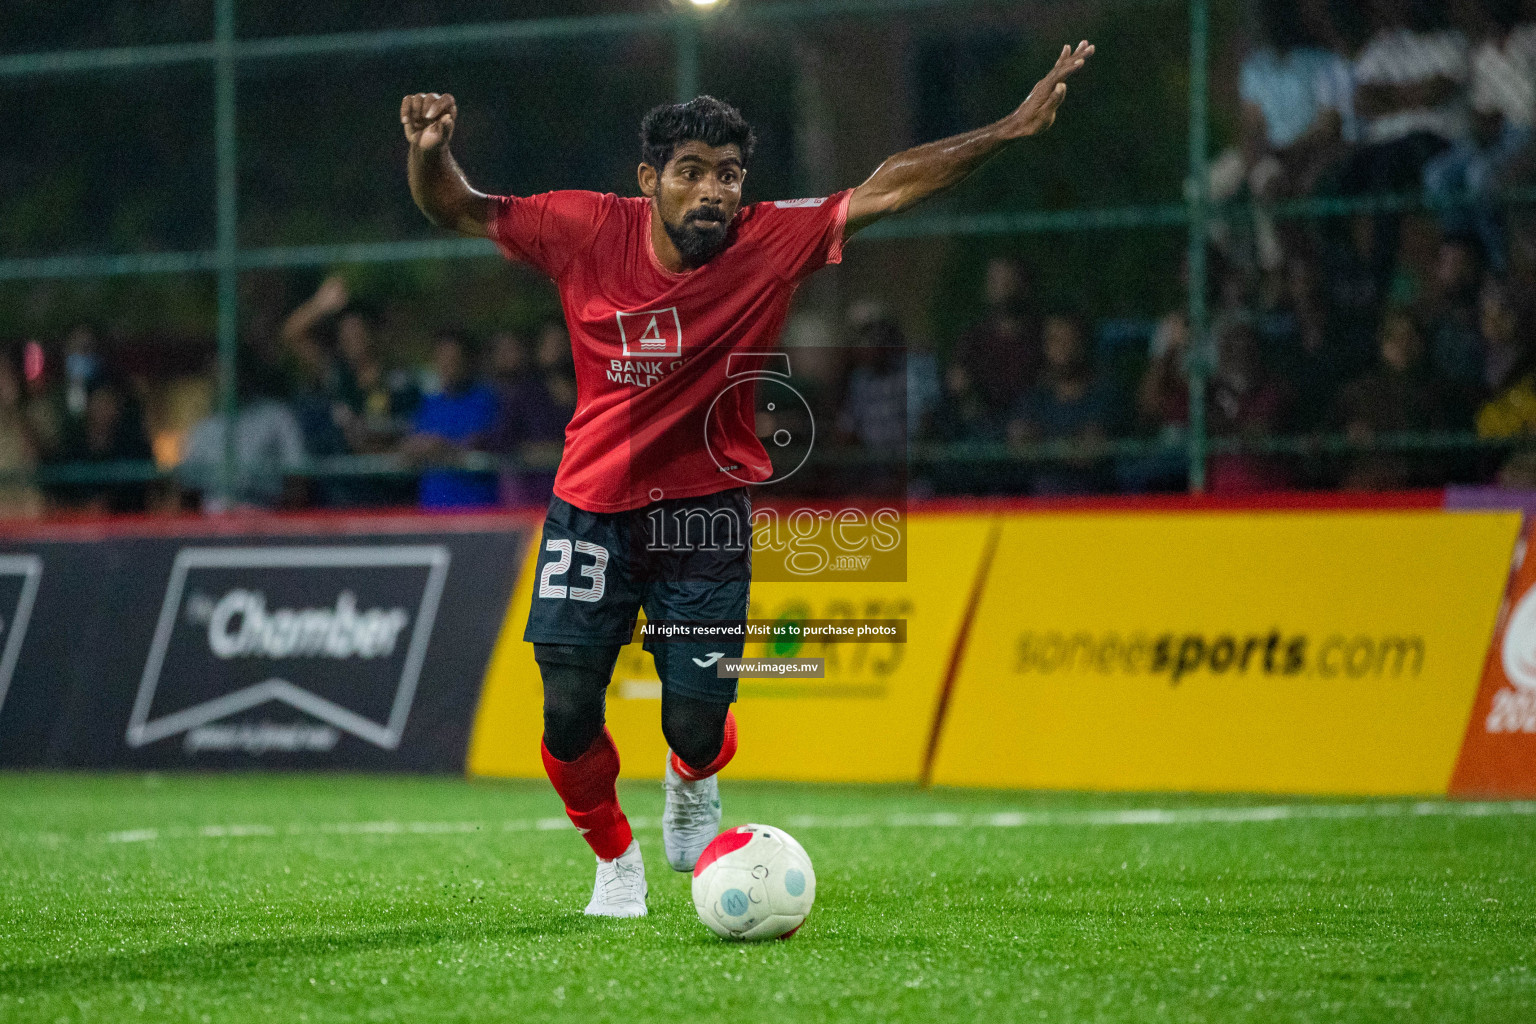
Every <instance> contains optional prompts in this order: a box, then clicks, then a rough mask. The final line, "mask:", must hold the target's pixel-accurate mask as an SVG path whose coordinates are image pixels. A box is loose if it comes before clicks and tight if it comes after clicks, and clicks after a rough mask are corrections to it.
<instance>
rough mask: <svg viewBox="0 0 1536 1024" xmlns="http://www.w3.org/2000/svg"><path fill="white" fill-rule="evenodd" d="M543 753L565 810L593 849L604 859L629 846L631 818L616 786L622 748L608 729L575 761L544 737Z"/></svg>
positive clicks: (545, 770) (545, 765)
mask: <svg viewBox="0 0 1536 1024" xmlns="http://www.w3.org/2000/svg"><path fill="white" fill-rule="evenodd" d="M539 752H540V753H541V754H543V755H544V773H545V774H546V775H548V776H549V781H550V782H552V783H554V786H555V792H556V793H559V794H560V799H561V800H564V801H565V813H566V814H567V815H569V816H570V819H571V824H573V825H575V826H576V831H578V832H580V833H581V835H582V838H584V839H585V840H586V841H587V845H588V846H590V847H592V852H593V853H595V854H597V855H598V856H599V857H601V858H602V859H603V860H613V859H614V858H615V857H617V856H619V855H620V854H622V853H623V852H624V851H625V850H627V849H629V844H630V841H631V840H632V839H633V838H634V836H633V835H632V834H631V833H630V830H629V819H628V818H626V817H624V812H623V811H622V810H620V809H619V794H618V791H617V790H616V789H614V785H613V784H614V782H615V781H616V780H617V779H618V777H619V751H618V748H617V747H615V746H614V745H613V737H612V736H610V735H609V734H608V730H607V729H604V730H603V731H602V733H600V734H599V735H598V737H597V739H595V740H593V741H592V745H591V746H590V747H588V748H587V751H586V753H584V754H582V755H581V756H580V757H578V758H577V759H576V760H574V761H561V760H560V759H558V758H556V757H555V756H554V755H553V754H551V753H550V752H549V748H548V747H546V746H545V745H544V743H543V741H542V740H541V741H540V742H539Z"/></svg>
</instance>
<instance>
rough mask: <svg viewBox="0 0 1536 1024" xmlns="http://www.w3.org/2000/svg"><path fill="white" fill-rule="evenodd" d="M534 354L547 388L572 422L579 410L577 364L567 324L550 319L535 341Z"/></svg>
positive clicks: (567, 418)
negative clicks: (572, 353) (577, 408)
mask: <svg viewBox="0 0 1536 1024" xmlns="http://www.w3.org/2000/svg"><path fill="white" fill-rule="evenodd" d="M533 351H534V358H535V361H536V362H537V363H538V366H539V374H540V376H542V377H543V378H544V386H545V387H546V388H548V389H549V394H550V397H552V398H553V399H554V400H555V404H556V405H558V406H559V407H560V408H561V409H562V410H564V413H565V418H566V420H567V421H569V420H570V418H571V415H572V414H573V413H575V411H576V363H575V360H574V359H573V357H572V356H571V336H570V335H569V334H567V333H566V330H565V324H563V323H561V322H560V321H559V320H546V321H545V322H544V326H542V327H540V328H539V333H538V335H537V337H536V338H535V339H534V343H533Z"/></svg>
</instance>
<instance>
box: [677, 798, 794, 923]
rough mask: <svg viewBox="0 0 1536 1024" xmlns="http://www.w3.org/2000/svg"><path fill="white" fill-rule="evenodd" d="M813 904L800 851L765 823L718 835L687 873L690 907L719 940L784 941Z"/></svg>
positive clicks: (778, 831) (792, 838)
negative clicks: (690, 883)
mask: <svg viewBox="0 0 1536 1024" xmlns="http://www.w3.org/2000/svg"><path fill="white" fill-rule="evenodd" d="M815 901H816V872H815V871H813V870H812V869H811V858H810V857H808V856H806V853H805V847H803V846H801V845H800V844H799V843H797V842H795V839H794V837H793V836H791V835H790V834H789V833H788V832H785V831H784V830H783V829H780V828H774V827H773V826H771V825H742V826H740V827H738V828H733V829H730V830H729V831H726V832H722V833H720V834H719V835H718V836H716V837H715V839H714V841H713V842H711V843H710V844H709V845H708V846H706V847H705V848H704V852H703V853H702V854H700V855H699V862H698V864H696V865H695V866H694V869H693V907H694V909H695V910H697V911H698V912H699V920H701V921H703V922H704V923H705V924H707V925H709V927H710V930H712V931H713V932H714V933H715V934H716V935H718V936H720V937H721V938H723V939H745V940H747V941H749V942H751V941H757V940H760V939H787V938H789V937H790V936H791V935H793V934H795V932H796V931H797V930H798V929H799V927H800V925H801V924H802V923H803V922H804V921H805V915H806V914H809V913H810V912H811V904H812V903H814V902H815Z"/></svg>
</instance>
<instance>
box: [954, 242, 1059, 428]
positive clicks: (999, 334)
mask: <svg viewBox="0 0 1536 1024" xmlns="http://www.w3.org/2000/svg"><path fill="white" fill-rule="evenodd" d="M1033 289H1034V285H1033V281H1032V280H1031V276H1030V272H1029V270H1028V268H1026V267H1025V266H1024V264H1022V263H1021V262H1019V261H1018V260H1015V259H1011V258H1008V257H1002V256H999V257H996V258H994V259H992V260H990V261H989V262H988V263H987V273H986V304H987V305H986V311H985V313H984V315H983V316H982V319H981V322H980V323H978V324H976V325H975V326H974V327H972V328H971V329H970V330H968V331H966V332H965V333H964V334H962V335H961V336H960V339H959V340H958V341H957V342H956V344H955V349H954V352H953V353H952V355H951V358H950V361H949V373H948V374H947V377H946V380H945V388H946V390H947V391H948V394H949V397H948V402H947V404H948V405H949V407H950V412H951V418H952V420H953V421H954V422H952V423H951V424H950V426H949V431H948V432H949V433H950V434H952V435H954V436H958V437H966V438H987V437H996V436H998V434H999V433H1000V429H1001V426H1002V424H1003V423H1004V422H1006V420H1007V417H1008V416H1009V413H1010V410H1012V408H1013V406H1014V404H1015V403H1017V402H1018V400H1019V398H1020V397H1021V396H1022V395H1024V394H1026V393H1027V392H1028V391H1029V390H1030V388H1031V387H1032V386H1033V385H1034V383H1035V377H1036V375H1037V374H1038V373H1039V370H1040V355H1041V353H1040V318H1039V314H1038V311H1037V310H1036V308H1035V303H1034V296H1033V294H1032V293H1033Z"/></svg>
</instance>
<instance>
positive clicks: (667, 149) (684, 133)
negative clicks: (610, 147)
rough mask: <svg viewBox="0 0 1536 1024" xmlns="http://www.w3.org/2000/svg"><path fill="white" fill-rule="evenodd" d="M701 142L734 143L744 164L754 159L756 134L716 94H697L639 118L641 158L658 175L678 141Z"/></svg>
mask: <svg viewBox="0 0 1536 1024" xmlns="http://www.w3.org/2000/svg"><path fill="white" fill-rule="evenodd" d="M690 141H696V142H702V143H704V144H705V145H707V146H728V145H730V144H732V143H735V144H736V146H737V147H738V148H739V149H740V150H741V162H742V165H743V166H745V165H746V164H747V162H748V161H750V160H751V159H752V150H753V149H754V148H755V147H756V146H757V135H756V134H755V133H754V132H753V131H752V126H751V125H749V124H748V123H747V119H746V118H744V117H742V116H741V111H739V110H737V109H736V108H735V107H733V106H731V105H730V104H729V103H726V102H724V101H723V100H717V99H715V98H714V97H713V96H697V97H695V98H693V99H691V100H689V101H688V102H687V103H663V104H662V105H661V106H659V107H653V108H652V109H651V111H650V113H648V114H646V115H645V117H644V118H643V119H641V121H640V160H641V162H642V163H647V164H650V165H651V166H652V167H654V168H656V172H657V173H658V174H659V173H661V171H662V170H663V169H665V168H666V166H667V161H669V160H671V159H672V153H673V151H674V150H676V149H677V147H678V144H679V143H683V142H690Z"/></svg>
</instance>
